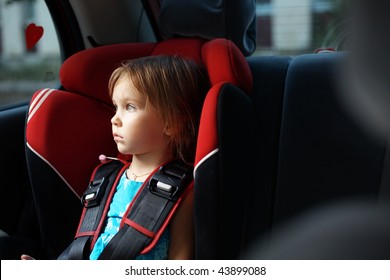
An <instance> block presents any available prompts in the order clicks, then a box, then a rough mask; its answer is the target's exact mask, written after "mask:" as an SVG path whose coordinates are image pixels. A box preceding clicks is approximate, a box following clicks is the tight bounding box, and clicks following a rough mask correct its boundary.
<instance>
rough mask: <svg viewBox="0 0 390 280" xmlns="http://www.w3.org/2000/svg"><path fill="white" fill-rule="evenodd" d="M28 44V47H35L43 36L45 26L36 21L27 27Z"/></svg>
mask: <svg viewBox="0 0 390 280" xmlns="http://www.w3.org/2000/svg"><path fill="white" fill-rule="evenodd" d="M25 35H26V45H27V49H31V48H33V47H34V46H35V45H36V43H38V41H39V40H40V39H41V38H42V35H43V27H42V26H36V25H35V24H34V23H30V24H29V25H28V26H27V28H26V34H25Z"/></svg>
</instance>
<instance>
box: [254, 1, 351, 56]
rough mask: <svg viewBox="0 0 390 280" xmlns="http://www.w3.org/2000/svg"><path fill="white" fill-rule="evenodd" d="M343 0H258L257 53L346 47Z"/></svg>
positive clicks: (294, 52)
mask: <svg viewBox="0 0 390 280" xmlns="http://www.w3.org/2000/svg"><path fill="white" fill-rule="evenodd" d="M346 2H347V1H343V0H294V1H292V0H256V16H257V49H256V54H257V55H264V54H275V55H297V54H302V53H313V52H315V51H316V50H317V49H320V48H333V49H335V50H340V49H343V47H344V45H343V44H344V41H345V39H346V38H345V37H344V36H345V30H344V28H345V25H344V22H343V21H344V20H345V15H344V14H345V6H346Z"/></svg>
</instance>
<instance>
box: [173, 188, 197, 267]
mask: <svg viewBox="0 0 390 280" xmlns="http://www.w3.org/2000/svg"><path fill="white" fill-rule="evenodd" d="M193 199H194V196H193V189H192V190H191V191H190V192H189V193H188V194H187V195H186V197H185V198H184V200H183V201H182V203H181V205H180V206H179V208H178V209H177V211H176V214H175V216H174V217H173V219H172V222H171V225H170V231H171V241H170V245H169V256H168V258H169V259H170V260H187V259H193V258H194V250H195V248H194V245H195V244H194V243H195V236H194V235H195V234H194V215H193V205H194V203H193Z"/></svg>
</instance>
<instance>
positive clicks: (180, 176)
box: [148, 162, 192, 200]
mask: <svg viewBox="0 0 390 280" xmlns="http://www.w3.org/2000/svg"><path fill="white" fill-rule="evenodd" d="M191 172H192V171H191V169H190V168H186V167H184V166H183V165H182V164H181V165H179V164H178V163H177V162H173V163H171V164H167V165H166V166H162V167H161V168H160V170H159V171H158V172H156V173H155V174H154V175H153V177H152V178H151V179H150V181H149V185H148V188H149V191H150V192H151V193H153V194H155V195H158V196H161V197H164V198H166V199H168V200H177V198H179V197H180V195H181V193H182V192H183V190H184V189H185V188H186V187H187V186H188V183H189V182H190V180H192V176H191V174H192V173H191Z"/></svg>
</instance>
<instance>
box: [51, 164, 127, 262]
mask: <svg viewBox="0 0 390 280" xmlns="http://www.w3.org/2000/svg"><path fill="white" fill-rule="evenodd" d="M124 168H125V164H124V163H122V162H121V161H119V160H112V161H109V162H107V163H105V164H102V165H99V166H98V167H96V168H95V170H94V173H93V175H92V178H91V182H90V183H89V186H88V188H87V189H86V191H85V192H84V194H83V195H82V196H81V203H82V204H83V206H84V210H83V214H82V217H81V220H80V224H79V227H78V229H77V233H76V237H75V240H74V241H73V242H72V243H71V244H70V245H69V247H68V248H67V249H66V250H65V251H64V252H63V253H62V254H61V255H60V256H59V257H58V259H59V260H81V259H88V258H89V253H90V245H91V240H92V238H93V237H94V235H95V234H96V231H97V228H98V225H99V222H100V220H101V218H102V216H103V211H104V209H105V205H106V202H107V199H108V196H109V194H110V191H111V189H112V187H113V185H114V182H115V180H116V179H117V177H118V175H119V174H121V173H122V172H121V170H123V169H124Z"/></svg>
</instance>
